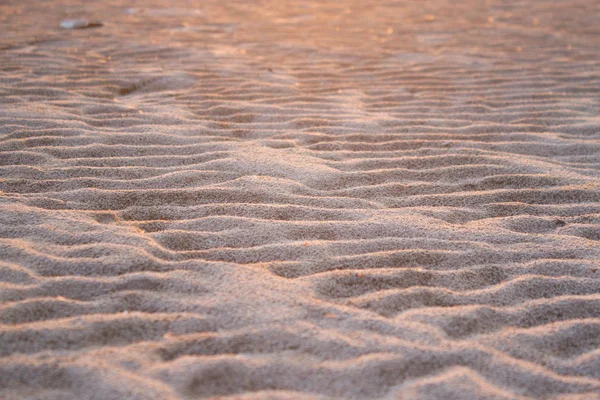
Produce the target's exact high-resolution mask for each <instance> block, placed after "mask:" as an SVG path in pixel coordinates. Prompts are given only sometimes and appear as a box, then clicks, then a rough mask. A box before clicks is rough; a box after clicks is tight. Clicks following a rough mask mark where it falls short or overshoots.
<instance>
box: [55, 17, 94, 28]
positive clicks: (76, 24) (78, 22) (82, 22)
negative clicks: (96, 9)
mask: <svg viewBox="0 0 600 400" xmlns="http://www.w3.org/2000/svg"><path fill="white" fill-rule="evenodd" d="M101 26H104V24H103V23H102V22H100V21H89V20H87V19H66V20H64V21H62V22H61V23H60V27H61V28H64V29H86V28H99V27H101Z"/></svg>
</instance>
